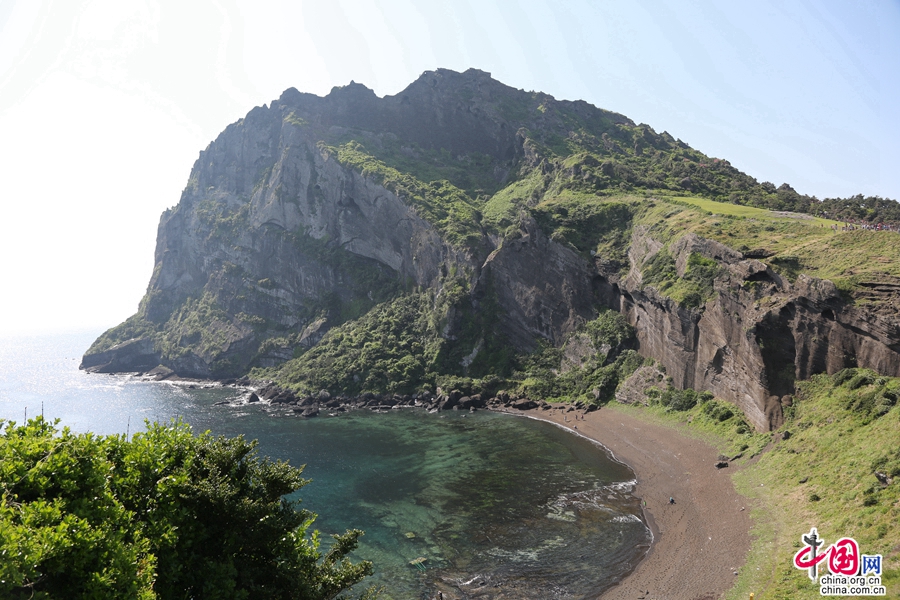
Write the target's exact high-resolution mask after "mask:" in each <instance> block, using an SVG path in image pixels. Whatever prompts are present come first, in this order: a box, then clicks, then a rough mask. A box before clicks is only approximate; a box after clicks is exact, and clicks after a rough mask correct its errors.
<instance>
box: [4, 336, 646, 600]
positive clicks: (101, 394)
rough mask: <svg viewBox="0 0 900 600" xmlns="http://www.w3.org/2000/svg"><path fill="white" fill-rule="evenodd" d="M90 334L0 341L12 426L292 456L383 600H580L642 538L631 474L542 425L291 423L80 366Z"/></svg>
mask: <svg viewBox="0 0 900 600" xmlns="http://www.w3.org/2000/svg"><path fill="white" fill-rule="evenodd" d="M96 333H97V332H85V333H81V334H71V335H55V336H45V337H28V338H25V337H20V338H4V339H2V340H0V418H4V419H13V420H17V421H21V420H22V418H23V417H24V414H25V411H26V407H27V412H28V414H29V415H31V416H33V415H35V414H38V413H39V412H40V411H41V403H43V411H44V414H45V416H46V417H48V418H60V419H61V420H62V424H63V425H68V426H70V427H71V428H72V429H75V430H79V431H93V432H95V433H100V434H107V433H121V432H125V431H126V430H130V431H132V432H133V431H135V430H137V429H142V428H143V420H144V419H152V420H163V421H165V420H168V419H170V418H172V417H176V416H180V417H181V418H183V419H184V420H185V421H186V422H188V423H190V424H191V425H192V427H194V429H195V430H196V431H199V430H207V429H208V430H211V431H213V432H214V433H218V434H225V435H238V434H243V435H245V436H246V437H249V438H256V439H259V442H260V451H261V452H262V453H264V454H267V455H269V456H272V457H274V458H280V459H286V460H289V461H290V462H291V464H294V465H304V464H305V465H307V466H306V468H305V471H304V475H305V476H307V477H309V478H311V479H312V480H313V482H312V483H311V484H309V485H308V486H307V487H305V488H303V490H301V492H300V496H301V497H302V498H303V506H304V507H306V508H308V509H310V510H313V511H314V512H317V513H319V515H320V516H319V519H318V520H317V521H316V527H317V528H318V529H319V530H320V531H322V532H323V533H332V532H340V531H343V530H345V529H347V528H351V527H355V528H360V529H363V530H364V531H365V532H366V534H365V536H364V537H363V538H362V539H361V544H360V549H359V550H358V552H357V554H358V556H359V557H365V558H367V559H369V560H372V561H373V562H374V563H375V569H376V573H377V575H376V578H375V581H374V583H376V584H378V585H381V586H383V587H384V589H385V594H384V597H385V598H393V599H397V600H400V599H416V600H418V599H421V598H430V597H431V596H432V595H434V594H436V592H437V590H443V591H445V592H452V593H453V595H455V596H457V597H465V598H499V597H503V598H584V597H593V596H596V594H597V593H598V592H599V591H601V590H602V589H605V588H607V587H609V586H610V585H612V584H613V583H614V582H615V581H617V580H618V579H620V578H621V577H623V576H624V575H626V574H627V573H628V572H629V571H630V570H631V569H632V568H633V566H634V564H635V563H636V561H638V560H640V558H641V557H642V556H643V555H644V553H645V552H646V549H647V547H648V544H649V541H650V534H649V531H648V530H647V528H646V527H645V525H644V523H643V522H642V521H641V519H640V518H639V515H640V507H639V505H638V503H637V501H636V500H635V499H633V498H631V497H630V496H629V494H628V492H629V491H630V489H631V485H632V479H633V475H632V473H631V472H630V471H629V470H628V469H627V467H625V466H624V465H622V464H620V463H617V462H615V461H613V460H611V459H610V458H609V456H608V455H607V454H606V453H605V452H604V451H603V450H602V449H601V448H600V447H598V446H596V445H594V444H592V443H591V442H589V441H587V440H585V439H583V438H579V437H576V436H573V435H571V434H569V433H568V432H566V431H563V430H561V429H559V428H557V427H555V426H553V425H550V424H547V423H543V422H538V421H534V420H530V419H525V418H516V417H511V416H508V415H498V414H494V413H488V412H485V411H481V412H478V413H474V414H468V413H460V412H455V411H451V412H445V413H438V414H427V413H425V412H424V411H421V410H418V409H403V410H392V411H389V412H387V413H384V414H377V413H373V412H370V411H353V412H349V413H344V414H340V415H336V416H327V415H323V416H321V417H319V418H317V419H310V420H303V419H299V418H297V417H295V416H293V413H290V412H283V411H281V410H276V409H274V408H272V407H268V406H264V405H259V404H254V405H247V404H243V401H242V395H243V392H242V391H241V390H236V389H232V388H211V389H201V388H195V389H190V388H188V387H187V386H185V385H172V384H166V383H155V382H145V381H141V380H140V379H138V378H135V377H132V376H112V375H87V374H84V373H82V372H80V371H78V369H77V366H78V362H79V360H80V355H81V353H82V352H83V351H84V349H85V348H87V346H88V345H89V344H90V342H91V341H92V340H93V338H94V337H95V336H96ZM222 401H228V402H229V403H228V404H227V405H216V403H217V402H222ZM418 558H424V559H426V560H425V561H424V562H422V564H421V565H420V566H418V567H417V566H413V565H410V561H413V560H414V559H418ZM448 595H449V594H448Z"/></svg>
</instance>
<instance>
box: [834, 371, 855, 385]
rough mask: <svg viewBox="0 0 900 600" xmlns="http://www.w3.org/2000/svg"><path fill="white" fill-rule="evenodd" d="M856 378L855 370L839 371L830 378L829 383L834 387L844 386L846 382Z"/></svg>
mask: <svg viewBox="0 0 900 600" xmlns="http://www.w3.org/2000/svg"><path fill="white" fill-rule="evenodd" d="M855 376H856V369H854V368H849V369H841V370H840V371H838V372H837V373H835V374H834V375H832V376H831V381H832V382H833V383H834V385H844V383H846V382H847V381H849V380H850V379H852V378H853V377H855Z"/></svg>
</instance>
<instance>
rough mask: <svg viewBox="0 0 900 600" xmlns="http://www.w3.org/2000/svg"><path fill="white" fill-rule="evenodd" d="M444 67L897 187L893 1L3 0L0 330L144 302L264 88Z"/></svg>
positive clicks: (809, 177) (867, 185)
mask: <svg viewBox="0 0 900 600" xmlns="http://www.w3.org/2000/svg"><path fill="white" fill-rule="evenodd" d="M437 67H445V68H450V69H455V70H459V71H461V70H465V69H467V68H469V67H476V68H479V69H482V70H485V71H489V72H490V73H491V74H492V75H493V76H494V78H496V79H498V80H500V81H502V82H503V83H506V84H508V85H511V86H514V87H518V88H523V89H526V90H540V91H543V92H547V93H549V94H552V95H553V96H555V97H557V98H560V99H569V100H575V99H584V100H587V101H588V102H590V103H592V104H595V105H597V106H600V107H602V108H606V109H609V110H614V111H617V112H621V113H623V114H625V115H627V116H629V117H630V118H632V119H633V120H635V121H637V122H644V123H648V124H649V125H651V126H652V127H653V128H654V129H655V130H657V131H663V130H666V131H668V132H669V133H671V134H672V135H674V136H675V137H678V138H681V139H682V140H684V141H685V142H687V143H689V144H690V145H691V146H693V147H694V148H697V149H699V150H701V151H703V152H705V153H707V154H709V155H711V156H716V157H721V158H726V159H728V160H730V161H731V162H732V164H733V165H734V166H736V167H737V168H739V169H741V170H743V171H745V172H747V173H749V174H750V175H752V176H754V177H756V178H757V179H759V180H760V181H771V182H773V183H775V184H776V185H779V184H781V183H782V182H788V183H790V184H791V185H793V186H794V188H795V189H797V190H798V191H800V192H801V193H807V194H814V195H816V196H818V197H820V198H822V197H827V196H848V195H852V194H856V193H864V194H874V195H880V196H887V197H891V198H895V199H900V150H898V143H897V142H898V140H900V2H898V1H897V0H871V1H852V0H833V1H828V0H809V1H800V2H796V1H790V0H778V1H771V2H770V1H768V0H755V1H753V2H730V1H722V2H713V1H708V2H687V1H685V0H671V1H665V0H660V1H654V2H651V1H638V0H622V1H603V2H601V1H594V2H567V1H564V0H557V1H554V2H539V1H534V2H512V1H506V2H490V1H486V0H477V1H462V0H460V1H455V0H451V1H444V2H439V1H437V0H431V1H412V0H407V1H403V0H397V1H383V2H375V1H364V0H327V1H326V0H320V1H317V2H308V1H305V0H304V1H299V0H294V1H287V0H248V1H244V0H46V1H43V2H42V1H40V0H19V1H16V0H0V207H2V211H3V212H2V218H0V256H2V259H0V286H2V287H0V332H2V331H10V330H43V329H61V328H65V329H71V328H82V327H86V326H90V327H97V326H103V327H109V326H112V325H115V324H117V323H119V322H120V321H122V320H123V319H124V318H125V317H127V316H128V315H130V314H132V313H133V312H135V310H136V309H137V304H138V301H139V300H140V298H141V296H142V295H143V292H144V290H145V288H146V285H147V282H148V280H149V278H150V273H151V271H152V268H153V249H154V244H155V237H156V227H157V224H158V222H159V215H160V213H161V212H162V211H163V210H164V209H165V208H167V207H169V206H173V205H175V204H176V203H177V202H178V198H179V195H180V193H181V190H182V188H183V187H184V185H185V183H186V182H187V179H188V175H189V173H190V169H191V166H192V164H193V162H194V160H195V159H196V158H197V156H198V153H199V152H200V150H202V149H203V148H204V147H206V145H207V144H208V143H209V142H210V141H211V140H213V139H214V138H215V136H216V135H217V134H218V133H219V132H220V131H221V130H222V129H223V128H224V127H225V126H226V125H228V124H229V123H231V122H233V121H235V120H237V119H239V118H240V117H242V116H243V115H245V114H246V113H247V112H248V111H249V110H250V109H251V108H252V107H253V106H256V105H260V104H264V103H268V102H270V101H271V100H272V99H274V98H277V97H278V96H279V95H280V94H281V92H282V91H283V90H284V89H285V88H288V87H296V88H297V89H299V90H301V91H304V92H312V93H316V94H320V95H321V94H326V93H328V91H329V90H330V89H331V88H332V87H333V86H338V85H346V84H347V83H349V82H350V80H355V81H357V82H359V83H364V84H365V85H367V86H369V87H371V88H373V89H374V90H375V92H376V93H377V94H378V95H386V94H395V93H397V92H399V91H400V90H402V89H403V88H404V87H405V86H406V85H408V84H409V83H410V82H412V81H413V80H414V79H415V78H416V77H418V76H419V75H420V74H421V73H422V72H423V71H426V70H431V69H434V68H437Z"/></svg>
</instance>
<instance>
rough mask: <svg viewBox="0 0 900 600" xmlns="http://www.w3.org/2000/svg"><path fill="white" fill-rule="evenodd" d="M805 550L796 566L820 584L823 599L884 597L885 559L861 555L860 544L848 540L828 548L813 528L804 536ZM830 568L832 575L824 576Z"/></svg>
mask: <svg viewBox="0 0 900 600" xmlns="http://www.w3.org/2000/svg"><path fill="white" fill-rule="evenodd" d="M800 543H801V544H802V548H801V549H800V551H799V552H797V554H795V555H794V566H795V567H797V568H798V569H805V570H806V571H807V572H808V574H809V578H810V579H811V580H812V581H813V582H815V581H817V580H818V583H819V593H820V594H821V595H822V596H884V595H885V588H884V586H883V585H881V555H880V554H872V555H869V554H862V555H861V554H860V553H859V544H857V543H856V540H854V539H853V538H848V537H844V538H841V539H839V540H838V541H836V542H835V543H833V544H831V545H830V546H827V547H824V548H823V546H825V540H823V539H822V538H820V537H819V532H818V531H816V528H815V527H813V528H812V529H810V530H809V533H805V534H803V535H802V536H800ZM826 564H827V565H828V573H822V572H821V571H824V566H825V565H826Z"/></svg>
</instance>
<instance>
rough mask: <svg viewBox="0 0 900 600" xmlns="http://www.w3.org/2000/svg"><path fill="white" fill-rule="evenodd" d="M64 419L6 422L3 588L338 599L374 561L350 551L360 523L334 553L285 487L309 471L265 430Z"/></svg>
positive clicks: (0, 499)
mask: <svg viewBox="0 0 900 600" xmlns="http://www.w3.org/2000/svg"><path fill="white" fill-rule="evenodd" d="M57 423H58V421H57V422H55V423H53V424H50V423H48V422H46V421H44V420H43V419H42V418H36V419H31V420H29V421H28V422H27V423H26V424H25V425H23V426H19V425H16V423H14V422H5V423H4V422H2V421H0V427H3V431H2V434H0V597H4V598H32V597H33V598H35V599H40V598H59V597H65V598H140V599H152V598H165V599H167V598H197V599H199V598H228V599H231V598H236V599H241V598H254V599H256V598H264V599H265V598H272V599H303V600H327V599H331V598H335V597H337V596H338V594H340V593H341V592H342V591H344V590H346V589H348V588H349V587H350V586H352V585H354V584H356V583H357V582H359V581H360V580H362V579H363V578H364V577H366V576H367V575H370V574H371V573H372V565H371V563H369V562H368V561H362V562H359V563H352V562H351V561H350V560H349V559H347V554H348V553H349V552H351V551H352V550H353V549H355V548H356V545H357V540H358V538H359V536H360V535H361V534H362V532H361V531H359V530H351V531H348V532H346V533H345V534H343V535H336V536H333V537H334V541H333V543H332V545H331V547H330V549H328V551H327V552H324V553H323V551H322V550H321V549H320V537H319V533H318V532H317V531H312V532H310V527H311V525H312V523H313V521H314V519H315V515H314V514H312V513H310V512H309V511H307V510H303V509H300V508H299V506H298V504H299V500H295V501H291V500H288V499H287V498H286V497H285V496H286V495H288V494H291V493H293V492H295V491H297V490H299V489H300V488H302V487H303V486H304V485H306V484H307V483H308V480H305V479H303V478H302V477H301V469H297V468H294V467H291V466H290V465H288V464H287V463H285V462H281V461H276V462H273V461H271V460H269V459H267V458H260V457H259V456H258V454H257V450H256V442H255V441H254V442H247V441H246V440H244V438H243V437H237V438H231V439H229V438H225V437H215V436H212V435H210V434H209V433H208V432H207V433H204V434H201V435H199V436H194V435H193V434H192V433H191V431H190V428H189V427H188V426H187V425H185V424H183V423H172V424H170V425H167V426H163V425H159V424H156V423H154V424H148V426H147V431H146V432H144V433H139V434H135V435H134V436H133V437H132V439H131V440H127V439H126V438H125V436H117V435H113V436H94V435H92V434H89V433H88V434H75V433H72V432H71V431H70V430H69V429H68V428H63V429H62V430H58V429H57V427H56V425H57ZM359 597H360V598H371V597H374V592H372V591H371V590H367V591H365V592H363V593H362V594H361V595H360V596H359Z"/></svg>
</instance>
